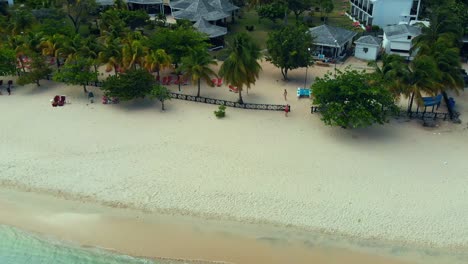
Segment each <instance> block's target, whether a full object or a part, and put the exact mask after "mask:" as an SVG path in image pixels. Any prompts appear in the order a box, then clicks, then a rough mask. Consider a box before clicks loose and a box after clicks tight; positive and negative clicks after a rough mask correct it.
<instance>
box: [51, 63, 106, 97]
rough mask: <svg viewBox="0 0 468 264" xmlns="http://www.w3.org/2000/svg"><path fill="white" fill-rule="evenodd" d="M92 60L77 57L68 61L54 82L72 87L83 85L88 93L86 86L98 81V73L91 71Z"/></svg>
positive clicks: (55, 76) (56, 75)
mask: <svg viewBox="0 0 468 264" xmlns="http://www.w3.org/2000/svg"><path fill="white" fill-rule="evenodd" d="M92 64H93V62H92V60H91V59H87V58H81V57H77V58H74V59H73V60H70V61H67V63H65V65H64V66H63V67H62V69H61V70H60V72H57V73H55V75H54V81H59V82H64V83H66V84H72V85H83V91H84V92H85V93H87V92H88V91H87V90H86V85H87V84H88V83H89V82H95V81H97V77H98V76H97V73H96V72H95V71H93V70H92V69H91V66H92Z"/></svg>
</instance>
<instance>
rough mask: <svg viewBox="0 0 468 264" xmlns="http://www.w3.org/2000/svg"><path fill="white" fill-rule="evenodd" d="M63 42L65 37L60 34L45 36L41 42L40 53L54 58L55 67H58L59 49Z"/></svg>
mask: <svg viewBox="0 0 468 264" xmlns="http://www.w3.org/2000/svg"><path fill="white" fill-rule="evenodd" d="M64 42H65V37H64V36H63V35H61V34H54V35H52V36H46V37H45V38H44V39H43V40H42V42H41V48H42V55H45V56H50V57H53V58H55V63H56V64H57V68H59V69H60V60H59V58H60V56H61V54H60V51H61V49H60V48H61V47H62V46H63V43H64Z"/></svg>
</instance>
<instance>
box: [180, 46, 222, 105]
mask: <svg viewBox="0 0 468 264" xmlns="http://www.w3.org/2000/svg"><path fill="white" fill-rule="evenodd" d="M216 64H217V62H216V61H215V60H214V59H213V57H212V56H211V55H210V54H209V53H208V51H207V50H206V49H204V48H195V49H191V50H190V53H189V55H188V56H186V57H183V58H182V65H181V66H180V68H181V70H182V71H183V72H184V75H185V76H187V77H191V79H192V81H193V82H196V83H197V86H198V92H197V96H200V86H201V81H202V80H203V81H205V82H206V83H207V84H208V85H209V86H214V84H213V82H212V81H211V78H212V77H214V76H216V73H215V72H214V71H213V70H212V69H211V68H210V67H211V66H213V65H216Z"/></svg>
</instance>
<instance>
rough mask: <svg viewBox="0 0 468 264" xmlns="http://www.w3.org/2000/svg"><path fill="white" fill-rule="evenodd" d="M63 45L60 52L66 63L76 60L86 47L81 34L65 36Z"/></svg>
mask: <svg viewBox="0 0 468 264" xmlns="http://www.w3.org/2000/svg"><path fill="white" fill-rule="evenodd" d="M63 41H64V43H63V45H62V47H60V54H61V55H62V56H63V57H64V58H65V63H68V62H70V61H73V60H75V59H76V58H77V57H78V56H80V55H81V52H82V50H83V49H85V48H86V46H85V45H84V44H85V43H84V40H83V38H82V37H81V35H79V34H75V35H74V36H71V37H64V38H63Z"/></svg>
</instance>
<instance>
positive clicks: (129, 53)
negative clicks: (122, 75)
mask: <svg viewBox="0 0 468 264" xmlns="http://www.w3.org/2000/svg"><path fill="white" fill-rule="evenodd" d="M144 55H145V47H144V46H143V44H142V43H141V41H140V40H128V41H125V42H124V44H123V46H122V66H123V67H124V68H125V69H127V70H128V69H131V68H133V69H136V65H137V64H138V65H140V66H142V62H143V58H144Z"/></svg>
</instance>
